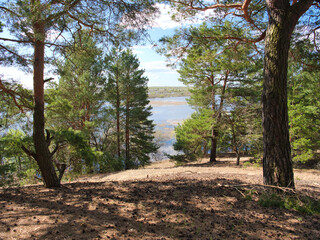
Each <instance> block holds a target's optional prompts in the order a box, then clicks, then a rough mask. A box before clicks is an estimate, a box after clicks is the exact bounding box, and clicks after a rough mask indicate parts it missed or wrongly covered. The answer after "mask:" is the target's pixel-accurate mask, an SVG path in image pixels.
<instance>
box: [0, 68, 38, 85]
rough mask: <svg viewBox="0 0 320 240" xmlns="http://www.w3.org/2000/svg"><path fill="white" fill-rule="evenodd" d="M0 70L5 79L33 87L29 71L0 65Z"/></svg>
mask: <svg viewBox="0 0 320 240" xmlns="http://www.w3.org/2000/svg"><path fill="white" fill-rule="evenodd" d="M0 72H1V73H2V75H3V78H4V79H6V80H8V79H12V80H14V81H17V82H19V83H21V84H22V85H23V86H24V87H26V88H28V89H32V88H33V75H32V74H31V73H26V72H24V71H21V70H20V69H18V68H15V67H0Z"/></svg>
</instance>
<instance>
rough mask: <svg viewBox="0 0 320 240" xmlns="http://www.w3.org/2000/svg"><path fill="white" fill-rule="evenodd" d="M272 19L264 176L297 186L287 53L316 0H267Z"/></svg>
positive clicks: (265, 100) (264, 106) (264, 115)
mask: <svg viewBox="0 0 320 240" xmlns="http://www.w3.org/2000/svg"><path fill="white" fill-rule="evenodd" d="M266 2H267V7H268V14H269V22H268V29H267V33H266V40H265V58H264V83H263V93H262V121H263V122H262V125H263V150H264V154H263V179H264V183H265V184H267V185H278V186H282V187H291V188H294V176H293V168H292V159H291V149H290V142H289V127H288V108H287V71H288V52H289V47H290V40H291V35H292V32H293V30H294V28H295V26H296V24H297V22H298V20H299V18H300V16H301V15H302V14H303V13H304V12H305V11H307V9H308V8H309V7H310V6H311V4H312V2H313V1H310V0H301V1H299V2H298V3H295V4H294V5H293V6H290V2H289V1H287V0H267V1H266Z"/></svg>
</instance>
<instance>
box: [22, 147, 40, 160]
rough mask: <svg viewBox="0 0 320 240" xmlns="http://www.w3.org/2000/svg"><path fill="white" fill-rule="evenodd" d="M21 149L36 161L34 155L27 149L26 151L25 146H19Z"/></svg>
mask: <svg viewBox="0 0 320 240" xmlns="http://www.w3.org/2000/svg"><path fill="white" fill-rule="evenodd" d="M21 149H22V150H23V151H24V152H25V153H26V154H27V155H28V156H30V157H32V158H34V159H35V160H36V153H35V152H32V151H30V150H29V149H27V148H26V147H25V146H23V145H22V146H21Z"/></svg>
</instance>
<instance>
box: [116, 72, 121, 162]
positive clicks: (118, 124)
mask: <svg viewBox="0 0 320 240" xmlns="http://www.w3.org/2000/svg"><path fill="white" fill-rule="evenodd" d="M116 78H117V79H116V81H117V82H116V91H117V93H116V96H117V103H116V104H117V107H116V111H117V113H116V114H117V154H118V158H120V157H121V150H120V136H121V135H120V134H121V133H120V86H119V76H116Z"/></svg>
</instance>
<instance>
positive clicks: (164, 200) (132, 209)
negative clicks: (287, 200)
mask: <svg viewBox="0 0 320 240" xmlns="http://www.w3.org/2000/svg"><path fill="white" fill-rule="evenodd" d="M295 182H296V192H297V193H296V196H299V197H301V198H303V197H304V196H310V197H312V198H314V199H317V200H319V199H320V171H319V170H295ZM269 191H270V188H269V187H264V186H262V169H261V168H257V167H244V165H241V166H236V165H235V159H227V158H221V159H218V162H217V163H213V164H211V163H208V160H207V159H204V160H202V161H201V162H195V163H193V164H189V165H187V166H180V167H175V166H174V164H173V163H172V162H170V161H162V162H157V163H153V164H151V165H150V166H148V167H146V168H142V169H137V170H129V171H123V172H118V173H113V174H100V175H95V176H87V177H82V178H81V179H78V180H77V181H75V182H70V183H63V186H62V187H61V188H59V189H46V188H44V187H43V186H41V185H34V186H27V187H21V188H6V189H0V239H43V240H47V239H57V240H58V239H59V240H62V239H76V240H78V239H126V240H128V239H139V240H140V239H141V240H142V239H159V240H164V239H168V240H169V239H201V240H202V239H320V215H308V214H306V213H301V212H298V211H295V210H287V209H285V208H277V207H262V206H261V205H260V204H259V203H258V198H259V196H261V195H263V194H265V193H269ZM279 194H284V193H283V192H282V191H281V192H280V193H279ZM287 194H288V193H287Z"/></svg>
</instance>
